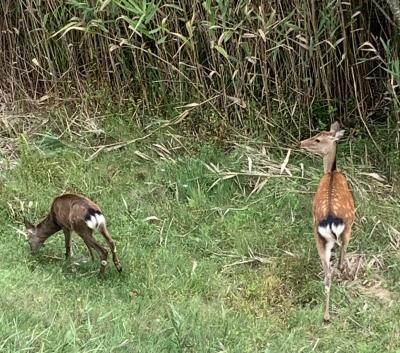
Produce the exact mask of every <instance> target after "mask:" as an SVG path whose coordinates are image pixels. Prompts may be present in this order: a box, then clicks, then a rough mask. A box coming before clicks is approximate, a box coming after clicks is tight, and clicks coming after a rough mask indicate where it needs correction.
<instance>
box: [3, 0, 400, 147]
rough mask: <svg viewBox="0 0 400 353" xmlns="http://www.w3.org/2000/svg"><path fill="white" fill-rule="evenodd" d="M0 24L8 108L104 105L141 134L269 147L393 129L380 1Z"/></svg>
mask: <svg viewBox="0 0 400 353" xmlns="http://www.w3.org/2000/svg"><path fill="white" fill-rule="evenodd" d="M391 2H392V3H396V0H393V1H391ZM0 17H2V18H4V21H2V22H3V23H1V24H0V26H1V28H0V29H1V33H2V35H1V47H2V54H1V57H0V88H1V89H2V91H3V97H2V99H3V100H4V99H5V100H7V101H8V102H11V101H12V102H15V101H16V100H23V101H25V102H27V103H33V102H36V103H46V104H48V103H51V102H54V101H56V102H59V103H60V102H61V103H62V104H63V105H64V104H65V103H68V102H70V103H71V105H72V106H73V107H75V106H76V105H77V102H78V106H79V108H82V107H81V105H86V106H90V107H91V110H92V111H93V110H95V107H96V106H97V105H98V104H100V103H104V97H107V102H109V103H110V104H112V106H113V107H114V108H115V106H116V104H117V103H120V104H121V105H122V106H123V107H125V108H126V107H130V108H131V109H133V111H136V110H137V111H143V110H146V111H148V112H149V114H148V116H151V117H152V119H151V120H150V122H154V120H157V119H160V118H161V117H162V118H165V117H167V119H169V120H173V121H174V122H175V123H177V122H182V121H185V122H187V123H188V124H189V125H190V128H191V129H192V130H194V131H195V132H196V133H201V132H203V130H209V129H210V126H211V127H212V129H211V130H212V131H213V132H215V131H218V133H219V134H220V135H223V137H224V136H226V134H228V133H231V132H232V130H231V129H235V128H243V127H245V128H246V130H243V131H245V132H243V133H245V134H254V133H256V132H261V133H263V134H265V135H266V136H267V137H268V138H269V139H270V140H273V139H274V138H277V137H279V138H280V139H281V140H282V139H288V140H293V139H297V138H298V137H299V134H300V133H301V132H304V131H307V130H308V129H309V128H310V127H320V126H321V125H326V120H327V119H333V118H336V117H338V116H339V117H340V118H341V120H342V121H344V122H346V123H347V125H348V126H352V127H359V126H362V127H363V128H365V127H366V126H368V127H371V126H373V125H374V123H376V122H377V121H380V122H382V121H384V122H386V120H387V119H389V117H388V114H387V110H388V109H387V108H389V110H390V111H391V114H392V115H393V123H395V122H398V121H399V115H398V108H399V102H398V97H397V93H398V85H399V83H400V66H399V60H398V36H397V31H396V25H395V22H394V20H393V19H392V18H393V17H392V15H391V10H390V8H389V6H388V3H387V2H386V1H383V0H380V1H379V0H377V1H361V0H360V1H358V0H357V1H351V2H350V1H349V2H342V1H328V0H323V1H297V0H295V1H287V0H283V1H254V0H240V1H234V2H233V1H228V0H218V1H211V0H205V1H159V2H156V1H154V0H152V1H137V0H105V1H80V0H70V1H66V2H59V1H54V0H50V1H45V2H44V1H41V0H29V1H11V0H6V1H2V3H1V5H0ZM10 63H12V64H10ZM5 94H6V96H5ZM86 110H87V107H86ZM140 117H143V114H140ZM138 120H139V121H140V118H138ZM142 123H145V124H147V123H149V121H146V122H142ZM392 126H394V124H392ZM282 130H283V131H284V132H285V133H283V131H282ZM234 131H235V130H234ZM288 131H290V132H292V133H293V135H292V136H288V135H287V132H288ZM397 143H398V136H397Z"/></svg>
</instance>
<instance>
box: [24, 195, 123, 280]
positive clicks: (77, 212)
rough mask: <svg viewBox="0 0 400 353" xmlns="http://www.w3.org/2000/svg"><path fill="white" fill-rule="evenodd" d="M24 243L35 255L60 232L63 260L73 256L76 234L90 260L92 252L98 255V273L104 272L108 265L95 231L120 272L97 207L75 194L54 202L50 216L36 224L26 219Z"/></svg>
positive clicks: (114, 251)
mask: <svg viewBox="0 0 400 353" xmlns="http://www.w3.org/2000/svg"><path fill="white" fill-rule="evenodd" d="M24 223H25V227H26V231H27V241H28V243H29V245H30V248H31V251H32V252H36V251H37V250H38V249H40V247H41V246H42V245H43V243H44V242H45V241H46V240H47V238H49V237H50V236H51V235H53V234H54V233H56V232H58V231H59V230H61V229H62V230H63V232H64V237H65V250H66V254H65V255H66V257H67V258H69V257H70V256H71V253H72V240H71V232H73V231H74V232H76V233H77V234H78V235H79V236H80V237H81V238H82V239H83V241H84V243H85V244H86V246H87V248H88V249H89V252H90V255H91V257H92V259H93V258H94V257H93V251H92V250H95V251H96V252H97V253H98V254H99V256H100V260H101V261H100V263H101V267H100V273H101V274H103V273H104V272H105V267H106V265H107V257H108V252H107V250H106V249H105V248H104V247H103V246H102V245H100V244H99V243H98V242H97V241H96V239H95V238H94V237H93V232H94V231H95V230H98V231H99V232H100V233H101V234H102V235H103V237H104V238H105V239H106V241H107V243H108V245H109V247H110V249H111V251H112V258H113V262H114V265H115V267H116V268H117V270H118V271H119V272H120V271H121V270H122V267H121V264H120V262H119V259H118V257H117V250H116V247H115V243H114V241H113V239H112V238H111V236H110V235H109V234H108V231H107V226H106V220H105V217H104V215H103V213H102V212H101V210H100V208H99V206H97V205H96V204H95V203H94V202H93V201H91V200H89V199H88V198H86V197H84V196H82V195H77V194H65V195H61V196H58V197H56V198H55V199H54V201H53V203H52V205H51V208H50V212H49V214H48V215H47V216H46V217H45V218H44V219H43V220H42V221H41V222H40V223H39V224H38V225H37V226H35V225H33V224H32V223H30V222H29V221H27V220H25V221H24Z"/></svg>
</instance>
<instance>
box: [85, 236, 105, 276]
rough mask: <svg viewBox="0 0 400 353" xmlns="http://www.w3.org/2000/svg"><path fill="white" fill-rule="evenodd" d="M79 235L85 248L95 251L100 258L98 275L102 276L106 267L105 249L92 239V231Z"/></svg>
mask: <svg viewBox="0 0 400 353" xmlns="http://www.w3.org/2000/svg"><path fill="white" fill-rule="evenodd" d="M79 235H80V236H81V237H82V239H83V241H84V242H85V244H86V246H87V247H88V248H89V247H90V248H93V249H94V250H96V251H97V253H98V254H99V257H100V274H101V275H103V274H104V273H105V270H106V266H107V257H108V251H107V249H105V248H104V247H103V246H101V245H100V244H99V243H98V242H97V241H96V239H94V237H93V231H92V230H89V229H88V230H87V231H83V232H81V233H79Z"/></svg>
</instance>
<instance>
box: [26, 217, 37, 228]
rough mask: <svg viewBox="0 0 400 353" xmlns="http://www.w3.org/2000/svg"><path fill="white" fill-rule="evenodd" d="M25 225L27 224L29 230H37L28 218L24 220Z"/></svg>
mask: <svg viewBox="0 0 400 353" xmlns="http://www.w3.org/2000/svg"><path fill="white" fill-rule="evenodd" d="M24 224H25V227H26V228H27V229H33V228H35V226H34V225H33V224H32V223H31V222H29V221H28V220H27V219H26V218H24Z"/></svg>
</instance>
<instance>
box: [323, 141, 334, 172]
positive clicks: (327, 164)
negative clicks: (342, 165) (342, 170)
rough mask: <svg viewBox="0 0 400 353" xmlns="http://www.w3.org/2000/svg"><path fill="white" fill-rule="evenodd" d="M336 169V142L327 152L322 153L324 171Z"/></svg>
mask: <svg viewBox="0 0 400 353" xmlns="http://www.w3.org/2000/svg"><path fill="white" fill-rule="evenodd" d="M334 170H336V143H334V144H333V146H332V148H331V149H330V150H329V152H328V153H327V154H326V155H324V172H325V174H326V173H330V172H333V171H334Z"/></svg>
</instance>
